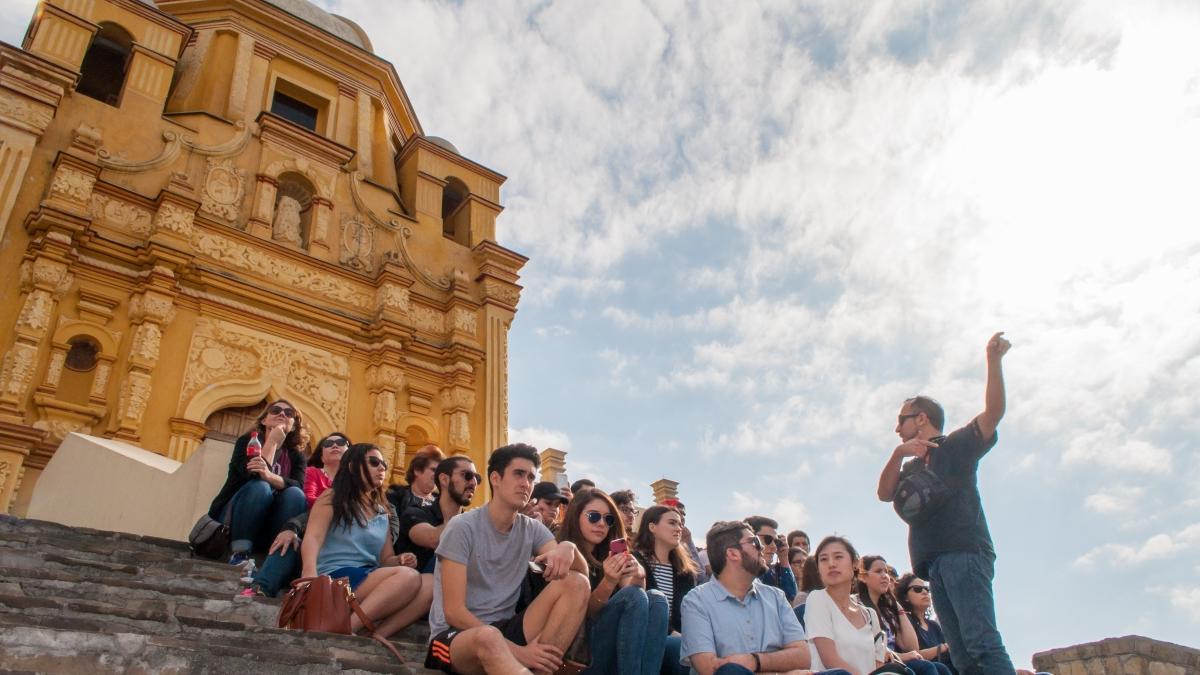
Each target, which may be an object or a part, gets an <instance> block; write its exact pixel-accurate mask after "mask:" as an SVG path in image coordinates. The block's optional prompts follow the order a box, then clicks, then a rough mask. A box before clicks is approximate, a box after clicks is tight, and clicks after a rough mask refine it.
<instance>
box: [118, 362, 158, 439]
mask: <svg viewBox="0 0 1200 675" xmlns="http://www.w3.org/2000/svg"><path fill="white" fill-rule="evenodd" d="M150 385H151V382H150V374H149V373H143V372H141V371H136V370H135V371H131V372H130V373H129V375H128V376H127V377H126V378H125V383H124V384H123V385H122V386H121V404H120V406H119V407H118V412H117V416H118V417H119V418H120V419H121V426H122V427H125V426H128V427H130V428H133V429H138V428H140V427H141V426H142V416H143V415H145V414H146V405H147V404H148V403H149V402H150Z"/></svg>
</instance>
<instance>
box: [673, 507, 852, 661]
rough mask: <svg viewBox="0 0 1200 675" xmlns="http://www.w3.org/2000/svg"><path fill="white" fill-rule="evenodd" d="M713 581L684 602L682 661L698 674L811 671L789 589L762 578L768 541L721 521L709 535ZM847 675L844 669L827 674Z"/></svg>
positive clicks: (741, 524)
mask: <svg viewBox="0 0 1200 675" xmlns="http://www.w3.org/2000/svg"><path fill="white" fill-rule="evenodd" d="M705 544H706V547H707V548H706V550H707V551H708V560H709V563H710V564H711V565H712V570H713V579H712V580H710V581H708V582H706V583H703V584H701V585H699V586H697V587H696V588H695V589H693V590H692V592H690V593H688V594H687V596H686V597H685V598H684V599H683V605H682V607H681V612H682V614H683V646H682V652H681V653H682V658H681V659H680V662H681V663H682V664H683V665H685V666H690V667H691V672H692V673H696V674H698V675H713V674H714V673H715V674H716V675H749V673H764V672H787V671H792V670H803V669H807V668H808V667H809V665H810V662H811V657H810V654H809V649H808V642H807V640H806V638H805V634H804V629H803V628H801V627H800V622H799V621H797V620H796V615H795V614H793V613H792V608H791V607H790V606H789V605H788V601H787V598H785V597H784V595H783V591H781V590H779V589H778V588H775V587H773V586H767V585H766V584H764V583H762V582H761V581H759V579H758V577H759V575H760V574H762V572H763V570H764V569H765V568H766V561H765V560H764V559H763V545H762V540H761V539H759V537H758V536H757V535H755V534H754V532H753V530H751V529H750V526H749V525H747V524H746V523H744V522H737V521H726V522H718V523H715V524H714V525H713V526H712V529H710V530H709V531H708V534H707V535H706V536H705ZM834 673H837V674H838V675H845V671H843V670H835V671H829V673H828V674H827V675H833V674H834Z"/></svg>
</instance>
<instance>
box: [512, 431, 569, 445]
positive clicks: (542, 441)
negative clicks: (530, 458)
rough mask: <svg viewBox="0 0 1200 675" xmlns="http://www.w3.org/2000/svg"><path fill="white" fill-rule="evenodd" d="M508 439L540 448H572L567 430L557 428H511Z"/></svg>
mask: <svg viewBox="0 0 1200 675" xmlns="http://www.w3.org/2000/svg"><path fill="white" fill-rule="evenodd" d="M508 440H509V442H510V443H528V444H529V445H532V446H533V447H535V448H537V449H538V450H545V449H546V448H555V449H557V450H570V449H571V439H570V437H568V436H567V434H566V432H563V431H559V430H557V429H547V428H546V427H536V426H535V427H523V428H520V429H511V428H510V429H509V430H508Z"/></svg>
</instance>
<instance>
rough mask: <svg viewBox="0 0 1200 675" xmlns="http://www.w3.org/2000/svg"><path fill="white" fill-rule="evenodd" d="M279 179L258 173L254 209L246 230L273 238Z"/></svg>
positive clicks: (262, 236) (259, 235)
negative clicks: (272, 223) (272, 222)
mask: <svg viewBox="0 0 1200 675" xmlns="http://www.w3.org/2000/svg"><path fill="white" fill-rule="evenodd" d="M278 187H279V181H277V180H275V179H274V178H272V177H270V176H266V175H263V174H261V173H260V174H258V180H257V182H256V183H255V186H254V211H253V214H254V215H252V216H250V220H249V222H247V223H246V231H248V232H249V233H250V234H253V235H254V236H256V237H261V238H263V239H270V238H271V221H272V220H273V219H274V218H275V190H276V188H278Z"/></svg>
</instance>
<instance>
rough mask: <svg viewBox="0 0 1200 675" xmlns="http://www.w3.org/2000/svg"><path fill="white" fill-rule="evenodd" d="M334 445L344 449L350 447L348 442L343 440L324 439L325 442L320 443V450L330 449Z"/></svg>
mask: <svg viewBox="0 0 1200 675" xmlns="http://www.w3.org/2000/svg"><path fill="white" fill-rule="evenodd" d="M335 445H340V446H342V447H343V448H344V447H347V446H349V445H350V441H347V440H346V439H344V438H326V439H325V440H323V441H321V447H322V448H332V447H333V446H335Z"/></svg>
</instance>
